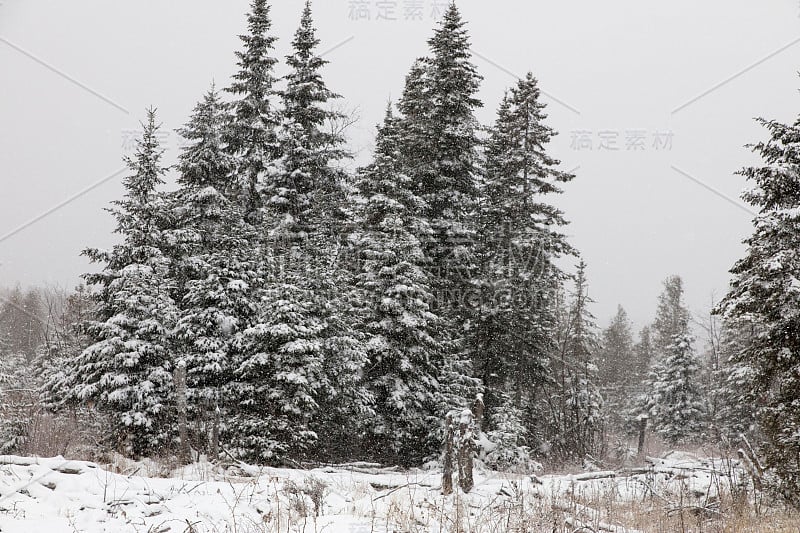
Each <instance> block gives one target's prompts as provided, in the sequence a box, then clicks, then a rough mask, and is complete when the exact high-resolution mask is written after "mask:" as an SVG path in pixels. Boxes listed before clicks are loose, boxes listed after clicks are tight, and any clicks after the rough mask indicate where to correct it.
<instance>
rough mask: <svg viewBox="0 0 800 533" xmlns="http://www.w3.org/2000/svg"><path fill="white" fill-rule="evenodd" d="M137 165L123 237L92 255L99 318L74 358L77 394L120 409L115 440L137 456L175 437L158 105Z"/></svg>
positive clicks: (119, 204) (121, 218)
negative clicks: (98, 267)
mask: <svg viewBox="0 0 800 533" xmlns="http://www.w3.org/2000/svg"><path fill="white" fill-rule="evenodd" d="M143 128H144V133H143V136H142V138H141V139H140V140H139V141H138V142H137V148H136V154H135V157H134V158H128V159H127V164H128V166H129V167H130V170H131V172H132V174H131V175H129V176H128V177H126V178H125V179H124V186H125V198H124V199H123V200H120V201H116V202H114V207H113V208H110V209H109V211H110V212H111V213H112V214H113V215H114V217H115V218H116V220H117V228H116V230H115V232H116V233H117V234H118V235H119V236H120V237H121V239H122V242H121V243H120V244H117V245H115V246H114V247H113V248H112V249H111V250H99V249H95V248H90V249H87V250H86V251H85V252H84V254H85V255H86V256H88V257H89V259H91V260H92V262H94V263H99V264H101V265H102V270H101V271H100V272H99V273H95V274H86V275H85V276H84V278H85V279H86V281H87V282H88V283H89V284H90V285H92V286H95V287H97V288H98V292H97V294H96V302H97V309H96V318H95V319H94V320H91V321H89V322H88V323H87V324H86V325H85V332H86V334H87V335H88V337H89V338H90V341H91V342H92V344H91V345H90V346H89V347H87V348H86V349H85V350H84V351H83V352H82V353H81V354H80V355H79V356H78V357H77V358H76V359H75V361H74V362H73V365H74V366H73V368H72V369H71V371H70V372H69V374H70V375H71V376H73V384H74V387H73V389H72V390H73V392H72V394H73V395H74V396H75V397H77V398H78V399H80V400H84V401H93V402H96V404H97V406H98V407H99V408H101V409H104V410H107V411H110V412H111V413H112V415H113V420H114V427H113V428H112V431H111V435H110V439H111V441H112V442H113V443H114V444H116V445H117V446H119V447H120V448H121V449H123V450H124V451H126V452H127V453H130V454H132V455H135V456H141V455H146V454H149V453H152V452H154V451H156V450H160V449H162V447H163V446H164V445H167V444H169V443H170V442H171V440H172V427H171V421H172V400H173V387H172V373H171V372H172V365H173V361H172V354H171V353H170V349H169V344H168V334H169V332H170V331H171V330H172V328H173V327H174V323H175V316H176V308H175V303H174V301H173V300H172V298H171V297H170V294H169V287H168V286H167V284H166V283H165V280H166V279H168V275H169V261H168V259H167V257H166V256H165V255H164V253H163V250H162V247H163V246H164V243H165V242H166V239H165V232H164V225H165V220H164V218H165V212H164V211H165V202H164V198H163V195H162V194H161V193H159V192H158V191H157V187H158V186H159V185H160V184H162V183H163V176H164V173H165V169H164V168H163V167H162V166H161V157H162V153H163V150H162V148H161V147H160V146H159V142H158V128H159V125H158V124H156V117H155V110H153V109H149V110H148V112H147V122H146V123H144V124H143Z"/></svg>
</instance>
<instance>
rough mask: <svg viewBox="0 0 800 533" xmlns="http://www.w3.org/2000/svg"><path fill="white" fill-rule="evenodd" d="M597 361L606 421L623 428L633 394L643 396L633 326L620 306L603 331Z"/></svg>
mask: <svg viewBox="0 0 800 533" xmlns="http://www.w3.org/2000/svg"><path fill="white" fill-rule="evenodd" d="M597 360H598V367H599V370H600V372H599V376H598V377H599V382H600V386H601V390H602V393H603V399H604V400H605V415H606V420H607V421H608V422H609V423H610V424H613V425H614V426H616V427H622V426H623V425H624V417H623V413H624V411H625V408H626V404H627V402H628V401H629V400H630V397H631V394H634V395H635V394H637V393H639V392H640V389H641V379H640V376H639V374H638V373H637V371H636V355H635V353H634V347H633V336H632V335H631V322H630V320H629V319H628V314H627V313H626V312H625V310H624V309H623V308H622V306H621V305H620V306H617V314H616V315H614V318H613V319H612V320H611V324H609V326H608V327H607V328H606V329H605V330H603V334H602V338H601V339H600V348H599V352H598V357H597Z"/></svg>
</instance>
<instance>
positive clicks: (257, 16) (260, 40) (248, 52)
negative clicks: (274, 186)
mask: <svg viewBox="0 0 800 533" xmlns="http://www.w3.org/2000/svg"><path fill="white" fill-rule="evenodd" d="M247 30H248V31H247V33H246V34H244V35H241V36H240V39H241V40H242V43H243V49H242V50H241V51H238V52H236V57H237V63H236V64H237V66H238V67H239V71H238V72H237V73H236V74H234V76H233V83H232V84H231V86H230V87H229V88H228V89H227V91H228V92H229V93H231V94H232V95H233V97H234V100H233V102H232V103H231V104H230V108H231V109H230V112H231V116H230V122H229V124H228V128H227V131H226V135H225V141H226V145H227V149H228V151H229V153H231V154H233V155H235V156H236V158H237V162H238V163H237V168H236V175H237V177H238V180H237V183H236V191H235V195H236V196H237V197H238V200H239V201H240V202H241V204H242V205H243V206H244V208H245V212H246V213H247V217H248V220H249V221H251V222H256V221H258V220H259V219H260V214H259V212H260V209H261V207H262V205H263V202H262V199H261V188H262V187H263V185H264V182H265V181H268V180H269V179H270V178H269V177H270V176H271V175H272V174H273V173H274V171H275V166H274V160H275V158H276V156H277V153H278V139H277V127H278V124H279V123H280V118H279V113H278V110H277V109H276V107H275V101H274V100H275V98H276V90H275V87H274V86H275V82H276V77H275V74H274V72H273V70H274V68H275V65H276V63H277V62H278V60H277V59H276V58H275V57H273V55H272V53H273V50H274V46H275V40H276V37H275V36H273V35H272V34H271V33H270V32H271V30H272V20H271V18H270V6H269V5H268V3H267V0H253V2H252V4H251V8H250V13H249V14H248V16H247Z"/></svg>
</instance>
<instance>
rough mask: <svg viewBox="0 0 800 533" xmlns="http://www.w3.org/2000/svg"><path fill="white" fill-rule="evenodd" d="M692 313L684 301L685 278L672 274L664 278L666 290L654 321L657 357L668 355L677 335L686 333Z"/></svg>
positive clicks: (659, 299)
mask: <svg viewBox="0 0 800 533" xmlns="http://www.w3.org/2000/svg"><path fill="white" fill-rule="evenodd" d="M689 320H691V314H690V313H689V310H688V309H687V308H686V306H685V305H684V303H683V280H682V279H681V277H680V276H670V277H668V278H667V279H665V280H664V290H663V291H662V292H661V294H660V295H659V297H658V309H657V310H656V318H655V320H654V321H653V326H652V333H653V349H654V351H655V355H656V358H661V357H664V356H666V354H667V352H668V351H669V350H671V349H672V346H673V344H674V342H675V336H676V335H686V334H687V332H688V329H689Z"/></svg>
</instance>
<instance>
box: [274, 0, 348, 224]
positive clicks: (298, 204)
mask: <svg viewBox="0 0 800 533" xmlns="http://www.w3.org/2000/svg"><path fill="white" fill-rule="evenodd" d="M319 43H320V40H319V39H318V38H317V36H316V30H315V28H314V23H313V19H312V12H311V2H310V1H306V3H305V7H304V9H303V14H302V18H301V20H300V26H299V28H298V29H297V32H296V33H295V36H294V39H293V41H292V49H293V53H292V54H291V55H289V56H287V58H286V62H287V65H288V66H289V68H290V72H289V74H288V75H287V76H286V82H287V85H286V89H285V90H284V91H283V92H282V93H281V96H282V100H283V120H282V124H281V129H280V134H279V135H280V139H279V141H280V156H281V160H280V168H279V170H278V172H277V173H276V176H274V178H273V179H272V180H270V182H269V184H268V186H267V187H266V190H265V194H266V197H267V203H268V205H270V206H271V207H272V208H273V209H274V210H275V211H277V213H278V214H279V215H282V217H283V219H282V220H281V221H280V225H279V228H277V229H278V232H279V236H280V237H281V238H288V239H294V238H297V237H298V236H299V237H302V236H303V235H304V234H305V233H307V232H308V231H309V230H310V228H309V227H308V225H309V223H311V220H309V219H310V218H314V217H313V214H312V213H311V211H313V210H314V209H315V208H318V207H319V205H318V204H319V203H325V202H319V201H315V197H316V200H319V199H321V198H324V197H325V196H326V195H331V194H336V193H337V192H339V191H337V188H338V185H339V183H338V182H339V180H340V179H341V178H342V176H341V172H339V171H338V170H337V169H335V168H333V167H332V166H331V163H332V162H333V161H336V160H340V159H342V158H344V157H345V156H346V155H347V154H346V152H345V151H344V149H343V148H342V145H343V143H344V138H343V137H342V136H341V135H340V134H335V133H331V132H330V131H326V130H325V129H324V128H325V126H326V125H329V124H330V123H331V122H332V121H335V120H337V119H340V118H342V115H341V114H340V113H337V112H334V111H330V110H328V109H326V107H325V106H326V104H327V103H328V102H329V101H331V100H333V99H336V98H340V96H339V95H337V94H335V93H333V92H332V91H331V90H329V89H328V87H327V86H326V84H325V81H324V80H323V79H322V75H321V73H320V71H321V69H322V68H323V67H324V66H325V65H326V64H328V62H327V61H325V60H324V59H322V58H321V57H320V56H319V55H317V53H316V49H317V47H318V46H319ZM319 215H320V213H319V209H317V217H319ZM325 215H327V216H330V214H329V213H326V214H325ZM320 222H321V221H319V220H317V223H320Z"/></svg>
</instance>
